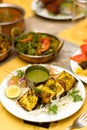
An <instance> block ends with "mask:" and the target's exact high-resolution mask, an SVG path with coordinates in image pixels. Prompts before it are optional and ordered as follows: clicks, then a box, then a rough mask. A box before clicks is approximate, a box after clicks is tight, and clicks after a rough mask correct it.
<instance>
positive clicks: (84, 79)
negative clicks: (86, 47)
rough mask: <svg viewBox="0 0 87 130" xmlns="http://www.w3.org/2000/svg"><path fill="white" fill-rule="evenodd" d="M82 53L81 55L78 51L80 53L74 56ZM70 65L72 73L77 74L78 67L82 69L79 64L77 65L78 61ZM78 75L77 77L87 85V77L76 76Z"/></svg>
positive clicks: (72, 61)
mask: <svg viewBox="0 0 87 130" xmlns="http://www.w3.org/2000/svg"><path fill="white" fill-rule="evenodd" d="M80 53H81V51H80V50H78V51H76V52H75V53H74V54H73V56H74V55H77V54H80ZM70 64H71V68H72V71H73V72H74V73H75V74H76V72H75V70H76V68H78V67H80V66H79V65H78V63H77V62H76V61H74V60H71V62H70ZM76 75H77V76H78V77H79V79H80V80H82V81H83V82H84V83H87V77H86V76H80V75H78V74H76Z"/></svg>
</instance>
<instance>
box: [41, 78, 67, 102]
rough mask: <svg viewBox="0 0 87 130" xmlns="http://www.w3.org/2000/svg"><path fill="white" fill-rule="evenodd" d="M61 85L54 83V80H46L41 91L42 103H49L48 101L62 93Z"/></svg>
mask: <svg viewBox="0 0 87 130" xmlns="http://www.w3.org/2000/svg"><path fill="white" fill-rule="evenodd" d="M64 91H65V90H64V88H63V87H62V84H61V83H59V82H56V80H55V79H53V78H51V79H49V80H47V82H46V83H45V85H44V86H43V87H42V89H41V97H42V100H43V102H44V103H48V102H50V99H51V98H52V99H54V98H56V97H57V96H60V95H61V94H63V93H64Z"/></svg>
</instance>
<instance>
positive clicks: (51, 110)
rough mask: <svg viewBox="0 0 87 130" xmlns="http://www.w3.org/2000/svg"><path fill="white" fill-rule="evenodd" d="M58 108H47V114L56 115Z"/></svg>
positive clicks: (53, 106) (52, 106)
mask: <svg viewBox="0 0 87 130" xmlns="http://www.w3.org/2000/svg"><path fill="white" fill-rule="evenodd" d="M57 110H58V106H57V105H56V104H54V105H50V106H49V107H48V113H53V114H57Z"/></svg>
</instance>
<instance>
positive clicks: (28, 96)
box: [18, 90, 38, 111]
mask: <svg viewBox="0 0 87 130" xmlns="http://www.w3.org/2000/svg"><path fill="white" fill-rule="evenodd" d="M18 102H19V104H20V105H21V106H22V107H23V108H24V109H26V110H27V111H31V110H33V109H34V108H35V107H36V105H37V103H38V96H36V95H35V91H34V90H28V91H27V92H26V93H25V94H24V95H23V96H22V97H21V98H20V99H19V100H18Z"/></svg>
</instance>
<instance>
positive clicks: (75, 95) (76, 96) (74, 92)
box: [69, 89, 83, 102]
mask: <svg viewBox="0 0 87 130" xmlns="http://www.w3.org/2000/svg"><path fill="white" fill-rule="evenodd" d="M79 92H80V90H76V89H72V91H71V92H69V96H71V97H72V98H73V102H79V101H82V100H83V98H82V96H81V95H79Z"/></svg>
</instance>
